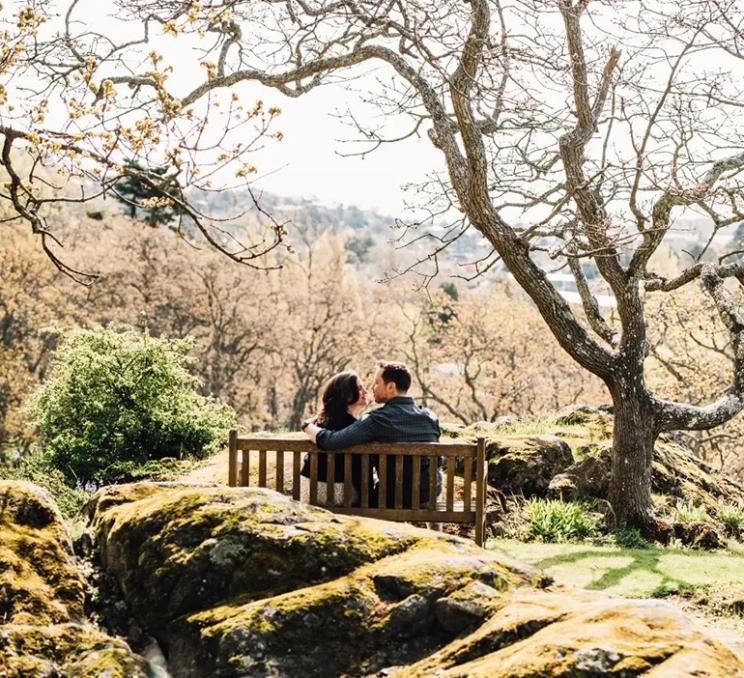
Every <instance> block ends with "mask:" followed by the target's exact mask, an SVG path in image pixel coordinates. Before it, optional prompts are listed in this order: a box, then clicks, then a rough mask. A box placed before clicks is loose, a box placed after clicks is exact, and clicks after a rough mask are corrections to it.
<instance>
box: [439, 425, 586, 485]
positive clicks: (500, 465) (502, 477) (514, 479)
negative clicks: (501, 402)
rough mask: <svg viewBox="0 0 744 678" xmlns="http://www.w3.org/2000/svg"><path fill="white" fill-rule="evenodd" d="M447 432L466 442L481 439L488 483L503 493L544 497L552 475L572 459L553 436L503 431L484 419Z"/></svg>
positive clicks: (565, 444) (567, 450)
mask: <svg viewBox="0 0 744 678" xmlns="http://www.w3.org/2000/svg"><path fill="white" fill-rule="evenodd" d="M447 434H448V435H449V436H450V437H454V438H458V439H461V440H468V441H470V442H475V440H476V439H477V438H478V437H479V436H482V437H484V438H485V440H486V462H487V464H488V483H489V485H491V486H492V487H495V488H497V489H498V490H500V491H501V492H504V493H506V494H521V495H523V496H525V497H544V496H545V495H546V493H547V490H548V486H549V485H550V481H551V479H552V478H553V476H555V475H556V474H558V473H561V472H562V471H563V470H564V469H566V468H568V467H569V466H570V465H571V464H572V463H573V461H574V458H573V454H572V453H571V447H570V446H569V445H568V443H567V442H566V441H565V440H563V439H562V438H559V437H558V436H555V435H548V434H542V435H518V434H513V433H506V432H503V431H502V430H501V428H500V427H499V426H498V425H497V424H489V423H487V422H478V423H477V424H472V425H471V426H466V427H460V428H456V429H449V430H448V431H447Z"/></svg>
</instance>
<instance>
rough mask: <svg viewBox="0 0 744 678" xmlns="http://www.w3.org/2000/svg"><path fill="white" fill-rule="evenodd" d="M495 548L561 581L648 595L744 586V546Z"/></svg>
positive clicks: (508, 543)
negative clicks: (714, 548)
mask: <svg viewBox="0 0 744 678" xmlns="http://www.w3.org/2000/svg"><path fill="white" fill-rule="evenodd" d="M488 548H489V549H490V550H494V551H498V552H501V553H504V554H506V555H508V556H509V557H511V558H514V559H515V560H519V561H521V562H525V563H528V564H530V565H533V566H535V567H538V568H541V569H543V570H545V571H546V572H547V573H548V574H550V575H551V576H552V577H553V578H554V579H555V580H556V581H557V582H558V583H559V584H567V585H572V586H579V587H581V588H586V589H594V590H598V591H604V592H605V593H607V594H609V595H613V596H619V597H626V598H649V597H651V596H653V595H656V596H657V597H658V596H665V595H670V594H672V593H677V592H679V591H683V590H688V589H705V588H708V587H710V586H712V585H715V586H716V587H721V588H724V587H731V588H732V587H737V586H744V549H739V550H737V549H736V548H733V547H732V548H729V549H727V550H725V551H715V552H705V551H695V550H682V549H671V548H659V547H655V546H649V547H648V548H644V549H623V548H620V547H618V546H594V545H586V544H544V543H537V542H532V543H526V544H525V543H521V542H517V541H512V540H500V539H499V540H496V539H494V540H490V541H489V542H488Z"/></svg>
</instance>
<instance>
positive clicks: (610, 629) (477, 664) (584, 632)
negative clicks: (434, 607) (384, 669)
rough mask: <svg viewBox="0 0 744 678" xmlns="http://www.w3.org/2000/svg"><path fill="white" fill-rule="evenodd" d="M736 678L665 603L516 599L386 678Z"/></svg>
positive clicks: (557, 595) (584, 596) (720, 650)
mask: <svg viewBox="0 0 744 678" xmlns="http://www.w3.org/2000/svg"><path fill="white" fill-rule="evenodd" d="M743 671H744V663H742V661H741V660H740V659H739V658H738V657H737V656H736V655H735V654H734V653H733V652H732V651H731V650H729V649H728V648H727V647H725V646H723V645H721V644H720V643H718V642H716V641H715V640H712V639H711V638H709V637H708V636H707V634H706V632H705V631H704V630H702V629H701V628H698V627H697V626H696V625H695V624H694V623H693V622H692V621H691V620H690V619H689V618H688V617H686V616H685V615H684V614H683V613H682V612H681V611H680V610H679V609H678V608H675V607H673V606H671V605H668V604H667V603H664V602H661V601H654V600H650V601H637V600H635V601H630V600H612V599H608V598H603V597H599V596H597V595H594V594H589V593H588V592H581V591H571V592H570V593H564V592H561V591H532V592H529V593H525V592H524V591H516V592H514V593H513V594H512V595H511V596H507V597H506V599H505V600H504V601H503V606H502V607H501V608H500V609H499V610H497V611H496V612H495V614H493V615H492V616H491V617H490V619H489V620H488V621H487V622H485V623H484V624H482V625H481V626H480V627H479V628H478V629H476V630H475V631H473V632H472V633H470V634H468V635H466V636H464V637H462V638H460V639H458V640H456V641H454V642H452V643H450V644H449V645H447V646H446V647H444V648H442V649H441V650H439V651H438V652H436V653H433V654H432V655H431V656H429V657H427V658H426V659H424V660H422V661H421V662H419V663H417V664H414V665H413V666H406V667H405V668H404V669H403V668H401V670H399V671H398V672H396V673H393V674H392V676H394V677H395V678H404V677H405V678H417V677H421V678H423V677H427V678H428V677H429V676H447V677H448V678H454V677H464V676H467V677H469V678H471V677H475V676H484V677H485V676H488V677H489V678H502V677H503V678H507V677H509V678H518V677H520V676H523V677H525V678H526V677H528V676H529V677H530V678H532V677H534V676H546V677H547V676H551V677H552V676H556V677H558V676H571V677H575V676H583V677H585V678H589V677H594V676H596V677H597V678H599V676H615V677H616V678H620V677H622V678H630V677H632V676H638V675H644V676H656V675H658V676H675V677H680V678H681V677H682V676H733V675H742V672H743Z"/></svg>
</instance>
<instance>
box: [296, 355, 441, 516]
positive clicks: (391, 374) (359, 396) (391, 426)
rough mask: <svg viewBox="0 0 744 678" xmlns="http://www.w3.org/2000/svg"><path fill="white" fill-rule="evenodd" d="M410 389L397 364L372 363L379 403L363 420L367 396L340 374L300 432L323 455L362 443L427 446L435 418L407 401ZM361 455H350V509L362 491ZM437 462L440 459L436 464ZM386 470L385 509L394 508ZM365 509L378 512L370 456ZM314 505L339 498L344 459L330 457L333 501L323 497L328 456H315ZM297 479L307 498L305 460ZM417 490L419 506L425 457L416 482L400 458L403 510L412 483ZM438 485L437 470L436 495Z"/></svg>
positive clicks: (436, 432)
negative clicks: (367, 507) (314, 414)
mask: <svg viewBox="0 0 744 678" xmlns="http://www.w3.org/2000/svg"><path fill="white" fill-rule="evenodd" d="M410 386H411V373H410V372H409V370H408V368H407V367H406V366H405V365H404V364H403V363H399V362H380V363H378V365H377V371H376V372H375V377H374V381H373V383H372V396H373V398H374V401H375V402H376V403H379V404H381V405H382V407H379V408H377V409H374V410H372V411H370V412H369V413H368V414H367V415H366V416H364V417H361V418H360V415H361V413H362V411H363V410H364V408H365V407H366V405H367V392H366V390H365V388H364V385H363V384H362V382H361V380H360V379H359V377H358V376H357V375H356V373H354V372H341V373H340V374H337V375H336V376H334V377H332V378H331V379H330V380H329V381H328V383H327V384H326V386H325V388H324V389H323V395H322V406H321V409H320V412H319V413H318V415H317V416H315V417H313V418H312V419H309V420H308V421H306V422H305V423H304V424H303V425H302V430H303V431H304V432H305V434H306V435H307V436H308V437H309V438H310V440H312V441H313V442H314V443H315V444H316V445H317V446H318V447H319V448H320V449H321V450H325V451H328V452H333V451H337V450H339V451H343V450H346V449H348V448H349V447H353V446H354V445H362V444H364V443H372V442H374V443H404V442H409V443H433V442H437V441H438V440H439V436H440V434H441V431H440V428H439V420H438V419H437V417H436V415H435V414H434V413H433V412H432V411H431V410H429V409H427V408H424V407H419V406H418V405H416V404H415V403H414V402H413V398H411V397H410V396H408V395H407V393H408V389H409V388H410ZM362 459H363V457H362V456H361V455H358V454H355V455H353V457H352V465H351V481H352V486H353V490H354V500H353V505H354V506H360V505H361V491H362V489H361V488H362ZM440 461H441V460H440ZM389 462H392V463H388V464H387V471H386V475H385V477H386V486H387V488H388V489H387V492H386V498H385V506H379V508H394V507H395V496H394V494H395V493H394V491H393V488H394V487H395V463H394V461H393V459H390V460H389ZM369 463H370V468H369V469H368V470H367V471H368V474H369V476H368V477H369V479H370V480H369V483H368V487H369V498H368V500H369V506H370V508H378V483H376V482H374V480H373V479H374V478H375V476H377V474H378V470H379V469H378V460H377V457H376V455H370V457H369ZM317 464H318V466H317V469H318V503H320V504H340V503H341V499H342V496H343V478H344V455H343V454H339V455H337V456H336V457H335V461H334V470H333V480H334V481H335V488H334V497H326V496H325V488H326V482H325V481H326V480H327V478H328V458H327V455H326V454H322V453H320V454H318V462H317ZM301 475H302V477H303V480H302V498H303V499H304V500H305V501H307V499H308V497H309V481H308V480H307V479H308V478H309V477H310V459H309V455H306V456H305V459H304V463H303V467H302V471H301ZM414 482H417V483H419V486H420V493H419V499H420V502H421V504H425V503H426V502H428V501H429V458H428V457H422V458H421V471H420V477H419V478H413V460H412V459H411V457H405V458H404V459H403V508H411V504H412V488H413V483H414ZM441 487H442V472H441V471H440V470H439V469H437V473H436V492H437V495H438V494H439V491H440V490H441Z"/></svg>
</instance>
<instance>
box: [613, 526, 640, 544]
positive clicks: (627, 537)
mask: <svg viewBox="0 0 744 678" xmlns="http://www.w3.org/2000/svg"><path fill="white" fill-rule="evenodd" d="M612 538H613V541H614V542H615V543H616V544H617V545H618V546H620V547H622V548H624V549H645V548H648V546H649V543H648V542H647V541H646V540H645V539H644V537H643V535H642V534H641V531H640V530H639V529H638V528H637V527H619V528H618V529H617V530H615V532H613V534H612Z"/></svg>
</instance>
